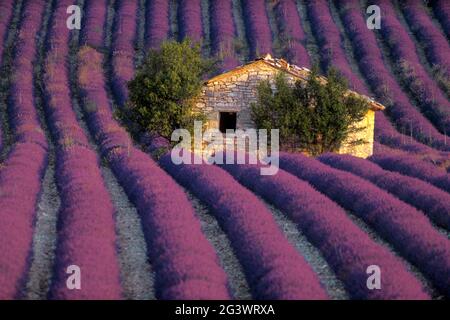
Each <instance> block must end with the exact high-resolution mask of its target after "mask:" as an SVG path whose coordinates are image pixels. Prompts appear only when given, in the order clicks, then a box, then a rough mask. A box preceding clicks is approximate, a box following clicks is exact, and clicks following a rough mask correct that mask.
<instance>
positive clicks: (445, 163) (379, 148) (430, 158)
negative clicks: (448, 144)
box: [373, 141, 450, 171]
mask: <svg viewBox="0 0 450 320" xmlns="http://www.w3.org/2000/svg"><path fill="white" fill-rule="evenodd" d="M373 154H374V155H379V154H397V155H403V156H407V157H410V158H412V159H415V160H416V161H420V162H424V163H426V164H431V165H433V166H436V167H438V168H441V169H443V170H447V171H448V170H450V158H449V156H448V152H442V153H437V154H435V153H431V154H416V153H413V154H412V153H408V152H406V151H403V150H400V149H393V148H391V147H389V146H387V145H385V144H381V143H379V142H377V141H374V143H373Z"/></svg>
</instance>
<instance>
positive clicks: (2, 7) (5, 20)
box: [0, 0, 14, 66]
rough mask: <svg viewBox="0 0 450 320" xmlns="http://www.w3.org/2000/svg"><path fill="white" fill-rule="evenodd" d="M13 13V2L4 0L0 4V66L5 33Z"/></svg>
mask: <svg viewBox="0 0 450 320" xmlns="http://www.w3.org/2000/svg"><path fill="white" fill-rule="evenodd" d="M13 11H14V1H13V0H5V1H2V2H1V3H0V66H1V65H2V58H3V49H4V45H3V42H4V41H5V40H6V36H7V33H8V32H7V31H8V28H9V26H10V22H11V19H12V15H13Z"/></svg>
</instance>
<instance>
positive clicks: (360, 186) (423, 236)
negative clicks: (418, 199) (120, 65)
mask: <svg viewBox="0 0 450 320" xmlns="http://www.w3.org/2000/svg"><path fill="white" fill-rule="evenodd" d="M280 167H281V168H282V169H284V170H287V171H289V172H291V173H292V174H294V175H296V176H297V177H299V178H300V179H303V180H306V181H307V182H309V183H310V184H312V185H313V186H314V187H315V188H316V189H317V190H319V191H320V192H322V193H323V194H325V195H326V196H328V197H329V198H331V199H332V200H334V201H335V202H337V203H338V204H340V205H341V206H342V207H343V208H345V209H347V210H350V211H351V212H352V213H353V214H355V215H357V216H358V217H359V218H361V219H362V220H363V221H364V222H365V223H367V224H368V225H369V226H371V227H372V228H373V229H374V230H375V231H377V233H378V234H380V235H381V236H382V237H383V238H384V239H386V240H387V241H388V242H389V243H391V244H392V246H393V247H394V248H395V249H396V250H397V251H398V252H399V253H400V254H401V255H403V256H404V257H405V258H406V259H408V260H409V261H410V262H412V263H413V264H415V265H416V266H417V267H418V269H419V270H421V272H422V273H423V274H425V275H426V276H427V277H428V278H429V279H430V280H431V281H432V283H433V284H434V285H435V286H436V288H438V289H439V290H441V291H442V292H443V293H444V294H445V295H447V296H450V278H449V277H448V274H449V272H450V241H449V240H448V239H447V238H446V237H445V236H444V235H442V234H441V233H439V232H438V231H437V230H436V229H435V228H434V227H433V226H432V225H431V223H430V221H429V220H428V219H427V218H426V217H425V216H424V215H423V214H422V213H421V212H420V211H418V210H417V209H415V208H413V207H411V206H410V205H408V204H406V203H404V202H402V201H400V200H399V199H397V198H395V197H393V196H392V195H390V194H389V193H387V192H386V191H384V190H382V189H379V188H378V187H376V186H374V185H373V184H371V183H370V182H367V181H366V180H363V179H361V178H359V177H357V176H355V175H352V174H350V173H348V172H344V171H340V170H337V169H333V168H331V167H329V166H327V165H324V164H322V163H320V162H319V161H317V160H315V159H313V158H308V157H306V156H304V155H302V154H295V155H294V154H282V155H281V156H280Z"/></svg>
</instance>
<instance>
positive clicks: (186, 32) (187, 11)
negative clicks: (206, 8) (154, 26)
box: [178, 0, 203, 43]
mask: <svg viewBox="0 0 450 320" xmlns="http://www.w3.org/2000/svg"><path fill="white" fill-rule="evenodd" d="M178 21H179V24H180V38H181V39H184V38H186V37H189V38H190V39H191V40H193V41H194V42H196V43H197V42H200V41H201V40H202V37H203V27H202V8H201V0H181V1H180V4H179V6H178Z"/></svg>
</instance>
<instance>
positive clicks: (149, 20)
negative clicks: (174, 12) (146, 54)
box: [145, 0, 170, 48]
mask: <svg viewBox="0 0 450 320" xmlns="http://www.w3.org/2000/svg"><path fill="white" fill-rule="evenodd" d="M146 6H147V8H146V18H145V21H146V28H145V46H146V48H158V47H159V45H160V44H161V42H163V41H164V40H165V39H166V38H167V37H168V35H169V31H170V26H169V1H167V0H149V1H147V5H146Z"/></svg>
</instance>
